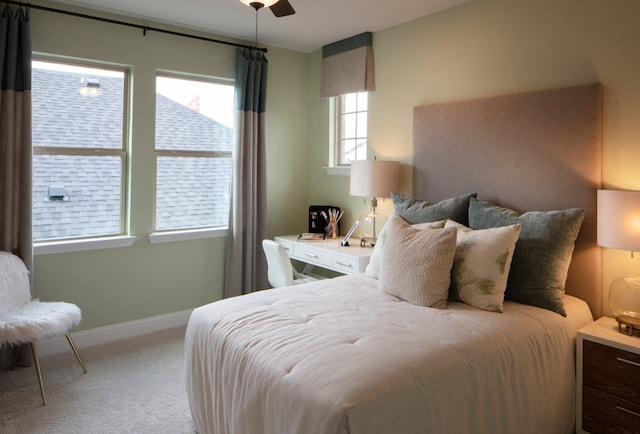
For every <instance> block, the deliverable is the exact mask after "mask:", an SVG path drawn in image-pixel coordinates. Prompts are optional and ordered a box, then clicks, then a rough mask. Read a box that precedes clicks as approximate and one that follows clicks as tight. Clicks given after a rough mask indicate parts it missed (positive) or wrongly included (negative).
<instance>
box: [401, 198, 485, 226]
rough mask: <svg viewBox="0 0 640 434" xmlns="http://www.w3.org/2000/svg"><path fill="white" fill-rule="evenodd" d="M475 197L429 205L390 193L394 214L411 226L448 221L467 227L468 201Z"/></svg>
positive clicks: (453, 199)
mask: <svg viewBox="0 0 640 434" xmlns="http://www.w3.org/2000/svg"><path fill="white" fill-rule="evenodd" d="M475 196H476V193H469V194H463V195H460V196H456V197H452V198H449V199H444V200H441V201H440V202H435V203H431V202H426V201H424V200H419V199H414V198H413V197H410V196H406V195H404V194H401V193H391V199H392V200H393V209H394V211H395V213H396V214H398V215H399V216H400V217H402V218H403V219H405V220H406V221H407V222H409V223H410V224H412V225H415V224H417V223H426V222H435V221H438V220H447V219H450V220H455V221H457V222H458V223H460V224H463V225H465V226H468V225H469V217H468V212H469V199H470V198H471V197H475Z"/></svg>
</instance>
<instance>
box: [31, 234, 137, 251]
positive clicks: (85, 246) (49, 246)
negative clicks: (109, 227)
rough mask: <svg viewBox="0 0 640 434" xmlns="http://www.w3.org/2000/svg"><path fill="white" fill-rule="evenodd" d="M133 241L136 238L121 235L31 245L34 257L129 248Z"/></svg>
mask: <svg viewBox="0 0 640 434" xmlns="http://www.w3.org/2000/svg"><path fill="white" fill-rule="evenodd" d="M135 240H136V237H134V236H128V235H123V236H117V237H104V238H83V239H77V240H59V241H46V242H38V243H34V245H33V253H34V255H49V254H52V253H71V252H82V251H85V250H100V249H111V248H116V247H130V246H132V245H133V242H134V241H135Z"/></svg>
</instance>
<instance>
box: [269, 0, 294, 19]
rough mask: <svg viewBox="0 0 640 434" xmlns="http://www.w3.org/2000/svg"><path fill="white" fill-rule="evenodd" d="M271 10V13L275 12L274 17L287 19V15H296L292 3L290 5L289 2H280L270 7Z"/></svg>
mask: <svg viewBox="0 0 640 434" xmlns="http://www.w3.org/2000/svg"><path fill="white" fill-rule="evenodd" d="M269 9H271V12H273V15H275V16H276V17H286V16H287V15H293V14H295V13H296V11H295V10H294V9H293V6H291V3H289V0H280V1H279V2H277V3H275V4H273V5H272V6H269Z"/></svg>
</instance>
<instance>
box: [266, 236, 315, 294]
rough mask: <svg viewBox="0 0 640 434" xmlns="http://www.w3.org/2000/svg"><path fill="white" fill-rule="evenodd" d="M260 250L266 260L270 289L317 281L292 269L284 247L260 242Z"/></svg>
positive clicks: (271, 242)
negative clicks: (262, 251)
mask: <svg viewBox="0 0 640 434" xmlns="http://www.w3.org/2000/svg"><path fill="white" fill-rule="evenodd" d="M262 249H263V250H264V255H265V257H266V258H267V268H268V270H267V277H268V279H269V284H270V285H271V286H272V287H274V288H278V287H280V286H290V285H299V284H301V283H307V282H313V281H314V280H318V279H317V278H316V277H313V276H309V275H308V274H303V273H300V272H299V271H297V270H296V269H295V268H293V265H291V259H290V258H289V254H288V253H287V251H286V250H285V248H284V247H282V246H281V245H280V244H278V243H276V242H275V241H273V240H262Z"/></svg>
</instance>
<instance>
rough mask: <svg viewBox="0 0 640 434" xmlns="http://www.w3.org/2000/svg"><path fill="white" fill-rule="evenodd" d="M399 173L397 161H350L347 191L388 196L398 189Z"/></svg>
mask: <svg viewBox="0 0 640 434" xmlns="http://www.w3.org/2000/svg"><path fill="white" fill-rule="evenodd" d="M399 174H400V163H399V162H397V161H380V160H356V161H352V162H351V180H350V188H349V192H350V194H351V195H352V196H367V197H390V196H391V192H392V191H394V190H397V189H398V178H399Z"/></svg>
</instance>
